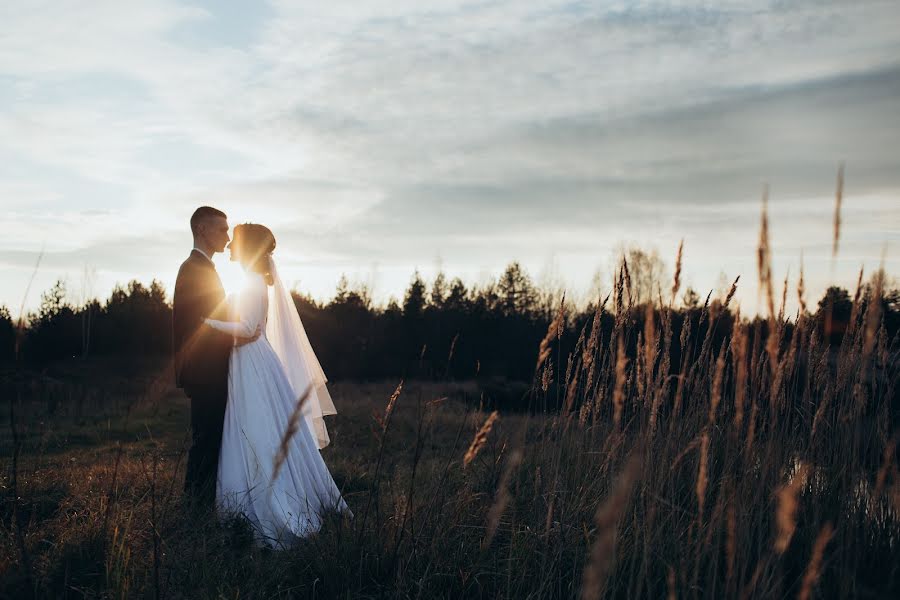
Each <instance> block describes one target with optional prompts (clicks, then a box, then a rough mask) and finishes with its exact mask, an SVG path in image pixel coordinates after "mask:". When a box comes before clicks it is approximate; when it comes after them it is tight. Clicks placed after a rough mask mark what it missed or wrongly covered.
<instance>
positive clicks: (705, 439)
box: [697, 432, 709, 527]
mask: <svg viewBox="0 0 900 600" xmlns="http://www.w3.org/2000/svg"><path fill="white" fill-rule="evenodd" d="M708 485H709V434H708V433H706V432H704V433H703V435H702V436H700V468H699V469H698V470H697V523H698V527H699V524H700V523H703V508H704V506H705V505H706V488H707V486H708Z"/></svg>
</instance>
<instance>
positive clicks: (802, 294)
mask: <svg viewBox="0 0 900 600" xmlns="http://www.w3.org/2000/svg"><path fill="white" fill-rule="evenodd" d="M797 300H799V301H800V312H801V314H806V280H805V279H804V278H803V253H802V252H801V253H800V279H798V280H797Z"/></svg>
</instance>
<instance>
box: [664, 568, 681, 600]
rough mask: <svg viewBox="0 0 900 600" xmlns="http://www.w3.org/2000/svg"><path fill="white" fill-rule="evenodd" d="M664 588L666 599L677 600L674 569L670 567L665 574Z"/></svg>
mask: <svg viewBox="0 0 900 600" xmlns="http://www.w3.org/2000/svg"><path fill="white" fill-rule="evenodd" d="M666 587H667V588H668V594H667V595H666V599H667V600H678V595H677V594H676V593H675V569H673V568H672V567H671V566H670V567H669V568H668V573H667V574H666Z"/></svg>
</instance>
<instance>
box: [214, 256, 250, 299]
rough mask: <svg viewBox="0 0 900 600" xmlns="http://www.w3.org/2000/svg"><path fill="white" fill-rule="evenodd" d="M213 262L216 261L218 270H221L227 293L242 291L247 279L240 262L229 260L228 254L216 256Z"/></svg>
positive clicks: (223, 284)
mask: <svg viewBox="0 0 900 600" xmlns="http://www.w3.org/2000/svg"><path fill="white" fill-rule="evenodd" d="M213 262H215V263H216V271H218V272H219V278H220V279H221V280H222V287H224V288H225V293H226V294H228V295H231V294H236V293H237V292H239V291H241V289H242V288H243V287H244V284H245V283H246V281H247V275H246V274H245V273H244V269H242V268H241V266H240V265H239V264H238V263H234V262H231V261H230V260H228V257H227V256H216V257H215V259H214V261H213Z"/></svg>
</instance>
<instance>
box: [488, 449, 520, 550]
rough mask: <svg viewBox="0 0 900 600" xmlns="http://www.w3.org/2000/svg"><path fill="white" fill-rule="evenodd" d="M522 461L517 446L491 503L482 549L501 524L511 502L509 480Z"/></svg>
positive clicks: (507, 460) (507, 462) (508, 460)
mask: <svg viewBox="0 0 900 600" xmlns="http://www.w3.org/2000/svg"><path fill="white" fill-rule="evenodd" d="M521 462H522V450H521V449H519V448H516V449H515V450H513V451H512V452H510V454H509V458H507V459H506V465H505V466H504V468H503V474H502V475H501V476H500V483H499V484H498V485H497V493H496V495H495V496H494V502H493V504H491V508H490V510H488V515H487V526H486V527H485V534H484V539H483V540H482V541H481V549H482V550H487V549H488V548H489V547H490V545H491V541H493V539H494V535H495V534H496V533H497V527H498V526H499V525H500V519H501V517H503V513H504V511H505V510H506V507H507V505H508V504H509V499H510V494H509V481H510V479H512V476H513V473H515V470H516V469H517V468H518V466H519V464H520V463H521Z"/></svg>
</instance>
